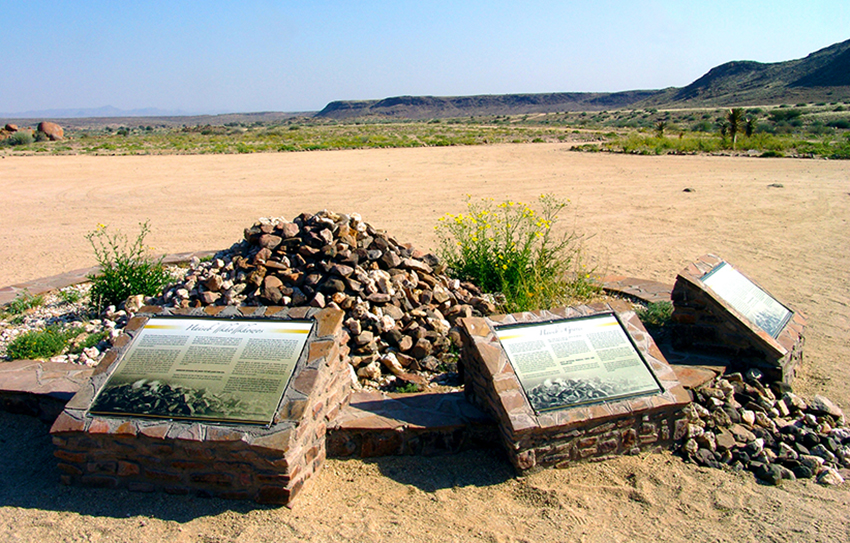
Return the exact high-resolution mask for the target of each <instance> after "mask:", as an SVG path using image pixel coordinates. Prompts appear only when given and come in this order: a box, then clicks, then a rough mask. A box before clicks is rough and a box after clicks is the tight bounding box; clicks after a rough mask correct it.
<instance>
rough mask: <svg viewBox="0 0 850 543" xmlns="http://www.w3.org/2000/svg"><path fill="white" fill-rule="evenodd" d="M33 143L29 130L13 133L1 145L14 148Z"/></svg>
mask: <svg viewBox="0 0 850 543" xmlns="http://www.w3.org/2000/svg"><path fill="white" fill-rule="evenodd" d="M34 141H35V138H34V137H33V135H32V132H30V131H29V130H19V131H18V132H15V133H14V134H12V135H11V136H9V137H8V138H6V139H5V140H4V141H3V143H4V144H6V145H10V146H15V145H29V144H30V143H32V142H34Z"/></svg>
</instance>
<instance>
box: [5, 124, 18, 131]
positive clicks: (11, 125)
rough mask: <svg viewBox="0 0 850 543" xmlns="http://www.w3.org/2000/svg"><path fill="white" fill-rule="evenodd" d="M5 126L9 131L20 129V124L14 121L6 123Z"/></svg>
mask: <svg viewBox="0 0 850 543" xmlns="http://www.w3.org/2000/svg"><path fill="white" fill-rule="evenodd" d="M4 128H5V129H6V131H8V132H17V131H18V125H16V124H12V123H6V126H5V127H4Z"/></svg>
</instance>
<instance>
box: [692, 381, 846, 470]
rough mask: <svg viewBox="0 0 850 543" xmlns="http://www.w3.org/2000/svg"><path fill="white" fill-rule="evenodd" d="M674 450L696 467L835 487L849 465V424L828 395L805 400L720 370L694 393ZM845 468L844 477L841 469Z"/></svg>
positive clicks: (776, 386) (779, 387)
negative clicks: (680, 439)
mask: <svg viewBox="0 0 850 543" xmlns="http://www.w3.org/2000/svg"><path fill="white" fill-rule="evenodd" d="M694 395H695V401H694V402H693V403H692V404H691V405H690V406H688V408H687V409H686V414H687V417H688V419H689V425H688V432H687V437H686V438H685V440H684V443H683V444H682V446H681V448H680V449H679V450H680V453H681V454H682V455H683V456H684V457H685V458H687V459H689V460H691V461H693V462H696V463H697V464H699V465H701V466H707V467H713V468H727V469H730V468H731V469H733V470H749V471H751V472H753V474H754V475H755V476H756V477H758V478H759V479H760V480H762V481H764V482H766V483H768V484H773V485H778V484H780V482H781V481H782V480H783V479H789V480H795V479H810V478H814V479H816V480H817V482H818V483H821V484H826V485H836V484H841V483H842V482H844V477H846V476H847V473H848V472H847V469H846V468H850V428H848V427H847V426H845V423H846V421H845V419H844V414H843V413H842V411H841V409H839V408H838V407H837V406H836V405H835V404H833V403H832V402H831V401H830V400H829V399H828V398H825V397H823V396H815V397H814V399H813V400H811V401H809V402H807V401H805V400H803V399H802V398H801V397H799V396H797V395H795V394H794V393H792V392H790V391H789V390H788V387H787V386H786V385H780V384H777V383H773V384H772V385H770V386H764V385H763V384H762V376H761V373H760V372H759V371H757V370H750V371H748V372H747V375H746V376H742V375H741V374H740V373H733V374H730V375H726V376H721V377H718V378H716V379H714V380H713V381H711V382H709V383H707V384H706V385H705V386H703V387H701V388H699V389H697V390H695V391H694ZM842 473H843V475H842Z"/></svg>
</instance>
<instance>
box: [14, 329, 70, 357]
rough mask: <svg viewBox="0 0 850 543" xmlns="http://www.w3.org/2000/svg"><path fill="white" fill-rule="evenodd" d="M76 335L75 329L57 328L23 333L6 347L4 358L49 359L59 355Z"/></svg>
mask: <svg viewBox="0 0 850 543" xmlns="http://www.w3.org/2000/svg"><path fill="white" fill-rule="evenodd" d="M77 333H79V329H77V328H74V329H71V330H62V329H61V328H59V327H58V326H48V327H47V328H45V329H44V330H31V331H29V332H24V333H23V334H21V335H19V336H18V337H16V338H15V339H13V340H12V341H11V342H9V344H8V345H6V356H7V357H8V358H10V359H12V360H35V359H39V358H50V357H51V356H55V355H57V354H59V353H61V352H62V351H63V350H64V349H65V347H66V346H67V345H68V340H69V339H70V338H72V337H74V336H75V335H77Z"/></svg>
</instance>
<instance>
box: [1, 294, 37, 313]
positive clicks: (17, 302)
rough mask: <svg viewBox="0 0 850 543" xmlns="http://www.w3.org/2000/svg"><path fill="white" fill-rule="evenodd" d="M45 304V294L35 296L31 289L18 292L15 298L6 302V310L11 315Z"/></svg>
mask: <svg viewBox="0 0 850 543" xmlns="http://www.w3.org/2000/svg"><path fill="white" fill-rule="evenodd" d="M43 304H44V296H43V295H42V294H37V295H35V296H33V295H32V294H30V293H29V291H27V290H25V291H23V292H22V293H21V294H18V295H17V296H16V297H15V299H14V300H12V301H11V302H9V303H8V304H6V312H7V313H9V314H10V315H20V314H21V313H24V312H25V311H28V310H30V309H33V308H35V307H40V306H41V305H43Z"/></svg>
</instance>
